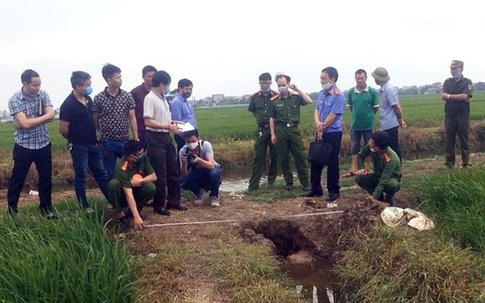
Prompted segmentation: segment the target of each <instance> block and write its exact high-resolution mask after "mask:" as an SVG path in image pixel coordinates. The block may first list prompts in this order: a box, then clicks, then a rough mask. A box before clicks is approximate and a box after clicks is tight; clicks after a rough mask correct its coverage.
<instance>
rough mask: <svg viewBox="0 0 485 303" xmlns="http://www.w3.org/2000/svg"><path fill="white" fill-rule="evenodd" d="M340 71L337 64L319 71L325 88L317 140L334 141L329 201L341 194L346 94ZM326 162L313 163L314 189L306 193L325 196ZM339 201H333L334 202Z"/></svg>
mask: <svg viewBox="0 0 485 303" xmlns="http://www.w3.org/2000/svg"><path fill="white" fill-rule="evenodd" d="M337 80H338V72H337V70H336V69H335V68H334V67H331V66H329V67H326V68H324V69H323V70H322V73H321V74H320V83H321V85H322V90H321V91H320V94H319V96H318V100H317V104H316V108H315V112H314V120H315V127H316V132H317V140H323V142H324V143H329V144H331V145H332V151H331V152H330V162H329V165H328V168H327V190H328V196H327V198H326V200H327V201H328V202H335V201H336V200H337V199H338V197H339V196H340V185H339V178H340V172H339V158H338V156H339V153H340V144H341V142H342V115H343V113H344V110H345V96H344V94H343V92H342V91H341V90H340V89H338V88H337V86H336V84H335V83H336V82H337ZM322 170H323V166H321V165H318V164H315V163H312V164H311V169H310V180H311V184H312V191H311V193H310V194H309V195H307V196H323V189H322V184H321V181H322ZM334 205H335V206H336V204H334V203H332V206H334Z"/></svg>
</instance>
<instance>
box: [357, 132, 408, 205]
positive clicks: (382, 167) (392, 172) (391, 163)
mask: <svg viewBox="0 0 485 303" xmlns="http://www.w3.org/2000/svg"><path fill="white" fill-rule="evenodd" d="M369 156H370V158H371V160H372V166H373V172H370V171H369V168H368V167H364V168H363V169H359V170H358V171H356V172H355V174H356V177H355V182H356V183H357V184H358V185H359V186H360V187H362V188H363V189H365V190H366V191H367V192H368V193H369V194H371V197H372V198H373V199H376V200H379V201H382V202H387V203H389V205H390V206H395V204H396V200H395V199H394V194H395V193H396V192H398V191H399V189H400V188H401V177H402V174H401V161H400V159H399V157H398V155H397V154H396V152H395V151H393V150H392V149H391V148H390V147H389V137H388V134H387V133H386V132H385V131H378V132H374V133H372V134H371V136H370V139H369V144H367V145H366V146H365V147H364V148H363V149H362V150H361V151H360V152H359V154H358V158H357V160H358V164H359V167H363V166H364V160H365V158H366V157H369Z"/></svg>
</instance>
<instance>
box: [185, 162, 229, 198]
mask: <svg viewBox="0 0 485 303" xmlns="http://www.w3.org/2000/svg"><path fill="white" fill-rule="evenodd" d="M221 180H222V178H221V166H220V165H219V164H217V165H215V166H214V168H213V169H207V168H203V167H200V168H194V169H191V170H189V172H188V173H187V175H185V176H183V177H182V179H181V182H182V183H183V184H184V189H187V190H190V191H191V192H193V193H194V195H196V196H199V193H200V189H201V188H203V189H209V190H210V196H211V197H219V186H221V182H222V181H221Z"/></svg>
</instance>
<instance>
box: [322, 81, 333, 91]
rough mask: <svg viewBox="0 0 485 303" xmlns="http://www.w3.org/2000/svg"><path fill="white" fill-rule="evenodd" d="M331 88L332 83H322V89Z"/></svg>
mask: <svg viewBox="0 0 485 303" xmlns="http://www.w3.org/2000/svg"><path fill="white" fill-rule="evenodd" d="M331 88H332V83H326V84H322V90H323V91H327V90H329V89H331Z"/></svg>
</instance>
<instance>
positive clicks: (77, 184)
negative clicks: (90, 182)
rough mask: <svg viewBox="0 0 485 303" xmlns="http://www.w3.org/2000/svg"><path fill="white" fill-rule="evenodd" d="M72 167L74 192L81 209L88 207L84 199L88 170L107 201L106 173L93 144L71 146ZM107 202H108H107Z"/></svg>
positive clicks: (98, 151) (101, 158) (107, 180)
mask: <svg viewBox="0 0 485 303" xmlns="http://www.w3.org/2000/svg"><path fill="white" fill-rule="evenodd" d="M70 151H71V156H72V165H73V167H74V190H75V191H76V197H77V200H78V201H79V203H80V204H81V206H82V207H83V208H87V207H89V203H88V200H87V198H86V176H87V173H88V168H89V170H91V172H92V173H93V175H94V179H95V180H96V182H97V183H98V186H99V189H100V190H101V192H102V193H103V195H104V196H105V198H106V199H108V197H109V196H108V182H109V179H108V173H107V172H106V170H105V169H104V163H103V156H102V155H101V151H100V150H99V148H98V146H97V145H95V144H91V145H84V144H73V145H72V146H71V148H70ZM108 201H109V200H108Z"/></svg>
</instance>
